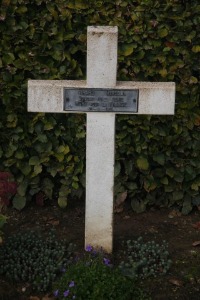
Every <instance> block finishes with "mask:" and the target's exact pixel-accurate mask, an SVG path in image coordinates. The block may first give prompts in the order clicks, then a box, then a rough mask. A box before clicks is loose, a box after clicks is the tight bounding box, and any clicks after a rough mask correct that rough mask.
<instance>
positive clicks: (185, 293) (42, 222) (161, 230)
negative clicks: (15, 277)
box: [0, 201, 200, 300]
mask: <svg viewBox="0 0 200 300" xmlns="http://www.w3.org/2000/svg"><path fill="white" fill-rule="evenodd" d="M6 215H7V216H8V217H9V219H8V223H7V224H6V225H5V227H4V233H5V236H10V235H12V234H15V233H18V232H23V231H26V230H29V229H37V230H40V231H41V232H47V231H49V229H50V228H52V227H54V228H56V231H57V234H58V236H59V237H61V238H66V239H67V240H68V241H69V242H72V243H75V244H76V245H77V248H78V250H80V251H82V250H83V248H84V218H85V208H84V202H83V201H82V202H78V203H77V202H75V203H73V202H72V201H71V203H69V206H68V208H67V209H66V210H61V209H59V208H58V207H57V205H56V203H51V205H47V206H44V207H38V206H34V205H31V206H30V207H28V208H26V209H24V210H23V211H21V212H18V211H16V210H13V209H10V208H9V209H7V211H6ZM199 221H200V212H199V211H196V212H194V213H192V214H190V215H189V216H181V215H180V214H178V213H176V211H172V210H169V209H161V210H156V209H152V210H150V211H148V212H145V213H142V214H135V213H133V211H132V210H131V208H130V206H129V205H128V204H126V207H125V209H124V211H123V212H122V213H120V214H115V216H114V251H113V255H114V259H115V260H119V259H120V250H121V249H122V241H124V240H127V239H137V238H138V237H139V236H142V237H143V239H144V240H145V241H150V240H154V241H157V242H158V243H162V241H163V240H166V241H167V242H168V244H169V252H170V258H171V260H172V261H173V264H172V267H171V268H170V271H169V272H168V274H167V275H166V276H162V277H160V278H151V279H147V280H142V281H141V282H140V284H141V286H142V287H143V288H144V290H146V291H147V292H149V293H150V295H151V296H152V299H155V300H159V299H160V300H161V299H163V300H164V299H166V300H170V299H173V300H174V299H180V300H184V299H187V300H193V299H194V300H195V299H200V296H199V295H200V245H198V243H196V244H197V245H196V246H195V244H194V242H197V241H200V228H199V227H198V226H196V227H195V226H194V224H198V222H199ZM22 288H23V287H22V286H21V285H20V286H15V285H13V284H10V283H8V282H6V281H5V280H4V278H1V279H0V289H1V291H2V293H6V291H8V289H9V293H10V294H9V295H8V294H7V295H8V296H7V298H5V299H6V300H8V299H20V300H21V299H29V296H30V295H28V288H27V291H26V296H25V295H24V294H23V292H22ZM13 295H15V296H13ZM37 296H38V295H37ZM13 297H14V298H13ZM2 299H3V298H2Z"/></svg>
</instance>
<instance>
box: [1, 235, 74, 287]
mask: <svg viewBox="0 0 200 300" xmlns="http://www.w3.org/2000/svg"><path fill="white" fill-rule="evenodd" d="M72 248H73V245H72V244H70V245H67V246H66V244H65V242H64V241H58V240H57V239H56V236H55V232H54V231H53V230H51V231H50V232H49V234H48V235H47V236H44V235H42V234H39V233H38V232H26V233H19V234H16V235H14V236H11V237H9V238H8V239H7V240H6V241H5V243H4V244H3V245H2V246H1V247H0V275H4V276H5V277H6V278H7V279H9V280H12V281H14V282H26V283H27V282H28V283H30V284H31V286H32V287H33V289H35V290H37V291H46V290H47V289H48V288H50V286H51V284H52V282H53V281H54V280H55V279H56V276H57V275H58V274H59V273H60V272H61V266H66V265H67V264H68V263H69V261H70V260H71V258H72Z"/></svg>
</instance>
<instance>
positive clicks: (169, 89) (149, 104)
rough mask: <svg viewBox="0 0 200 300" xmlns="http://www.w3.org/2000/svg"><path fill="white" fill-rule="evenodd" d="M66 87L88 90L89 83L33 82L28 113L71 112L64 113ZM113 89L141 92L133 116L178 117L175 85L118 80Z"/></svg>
mask: <svg viewBox="0 0 200 300" xmlns="http://www.w3.org/2000/svg"><path fill="white" fill-rule="evenodd" d="M64 88H87V83H86V81H83V80H79V81H76V80H29V82H28V111H30V112H46V113H69V111H65V110H64ZM113 89H121V90H125V89H129V90H131V89H138V90H139V100H138V112H137V113H131V112H129V114H144V115H145V114H148V115H154V114H155V115H173V114H174V106H175V104H174V99H175V83H174V82H137V81H135V82H134V81H118V82H117V84H116V86H115V87H114V88H113ZM70 113H73V111H70ZM76 113H77V112H76ZM117 113H118V114H123V113H121V112H117Z"/></svg>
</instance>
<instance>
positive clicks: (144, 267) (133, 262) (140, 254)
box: [119, 237, 171, 278]
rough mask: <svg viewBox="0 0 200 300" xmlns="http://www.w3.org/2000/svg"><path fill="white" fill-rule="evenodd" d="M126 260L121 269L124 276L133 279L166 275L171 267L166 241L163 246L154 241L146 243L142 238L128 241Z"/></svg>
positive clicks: (125, 252)
mask: <svg viewBox="0 0 200 300" xmlns="http://www.w3.org/2000/svg"><path fill="white" fill-rule="evenodd" d="M124 259H125V261H122V262H121V263H120V265H119V267H120V269H121V270H122V273H123V274H124V275H126V276H130V277H132V278H138V277H139V278H145V277H149V276H154V277H156V276H158V275H162V274H166V273H167V271H168V270H169V268H170V266H171V260H170V259H169V252H168V246H167V243H166V241H164V242H163V244H162V245H159V244H156V243H155V242H154V241H150V242H147V243H144V242H143V239H142V237H139V238H138V239H137V240H136V241H131V240H129V241H127V243H126V249H125V251H124Z"/></svg>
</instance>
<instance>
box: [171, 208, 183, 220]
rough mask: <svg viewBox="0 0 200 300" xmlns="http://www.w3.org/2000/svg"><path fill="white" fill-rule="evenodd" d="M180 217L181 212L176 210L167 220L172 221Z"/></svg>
mask: <svg viewBox="0 0 200 300" xmlns="http://www.w3.org/2000/svg"><path fill="white" fill-rule="evenodd" d="M180 216H181V212H180V211H178V210H175V209H173V210H172V211H171V212H170V213H169V215H168V218H170V219H173V218H174V217H180Z"/></svg>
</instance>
